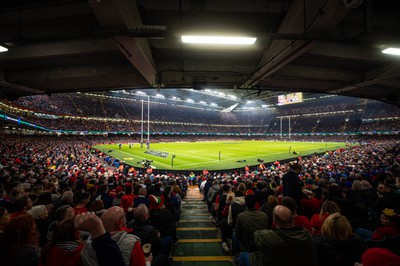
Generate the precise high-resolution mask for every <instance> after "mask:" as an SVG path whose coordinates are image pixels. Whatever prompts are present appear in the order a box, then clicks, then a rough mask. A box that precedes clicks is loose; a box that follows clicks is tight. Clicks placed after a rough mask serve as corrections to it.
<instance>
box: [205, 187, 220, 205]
mask: <svg viewBox="0 0 400 266" xmlns="http://www.w3.org/2000/svg"><path fill="white" fill-rule="evenodd" d="M219 190H220V185H219V182H218V180H214V181H213V182H212V186H211V187H210V189H209V190H208V193H207V206H208V210H211V207H212V205H213V203H214V202H215V198H216V196H217V194H218V192H219Z"/></svg>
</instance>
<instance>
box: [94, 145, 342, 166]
mask: <svg viewBox="0 0 400 266" xmlns="http://www.w3.org/2000/svg"><path fill="white" fill-rule="evenodd" d="M289 147H291V152H290V153H289ZM338 147H345V143H338V142H272V141H207V142H172V143H151V146H150V152H151V153H153V154H148V153H145V152H146V151H147V149H146V146H145V145H143V148H140V144H138V143H134V145H133V146H132V148H129V145H128V144H127V143H123V144H122V148H121V149H119V147H118V144H111V145H97V146H95V148H96V149H98V150H100V151H102V152H104V153H106V154H108V155H110V156H112V157H114V158H117V159H119V160H121V161H124V162H125V163H127V164H130V165H133V166H134V167H141V166H142V165H141V162H142V160H144V159H148V160H153V162H152V163H151V165H152V166H154V167H155V168H156V169H161V170H203V169H208V170H224V169H234V168H241V167H244V166H245V165H246V164H248V165H250V166H251V165H258V164H259V163H258V162H257V159H262V160H264V161H265V162H272V161H276V160H284V159H290V158H293V159H294V158H297V156H299V155H300V156H305V155H309V154H312V153H321V152H324V151H327V150H334V149H336V148H338ZM293 151H296V152H298V153H299V155H294V154H293ZM161 153H162V154H163V155H164V156H167V157H166V158H163V157H160V156H156V155H154V154H159V155H161ZM172 155H175V158H173V166H172V157H173V156H172Z"/></svg>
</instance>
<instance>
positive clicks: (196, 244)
mask: <svg viewBox="0 0 400 266" xmlns="http://www.w3.org/2000/svg"><path fill="white" fill-rule="evenodd" d="M185 202H186V204H184V205H182V214H181V219H180V221H179V222H178V224H177V235H178V237H179V242H178V244H177V245H175V246H174V248H173V250H172V258H173V260H174V262H173V265H174V266H179V265H190V266H206V265H207V266H232V265H233V263H232V261H233V258H232V257H231V256H226V255H225V254H224V253H223V251H222V248H221V234H220V230H219V229H218V228H216V227H215V225H214V224H212V223H211V221H210V219H209V218H208V217H209V215H210V214H209V213H208V210H207V205H206V204H205V203H204V202H203V201H202V195H201V194H200V192H199V189H198V187H197V186H190V187H189V190H188V192H187V196H186V198H185Z"/></svg>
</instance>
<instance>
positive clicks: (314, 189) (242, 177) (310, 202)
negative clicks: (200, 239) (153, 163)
mask: <svg viewBox="0 0 400 266" xmlns="http://www.w3.org/2000/svg"><path fill="white" fill-rule="evenodd" d="M199 187H200V189H201V191H203V193H204V201H206V203H207V205H208V207H209V211H210V213H211V216H210V219H211V220H212V222H213V223H215V224H216V226H217V227H219V228H220V229H221V235H222V241H223V242H222V249H223V251H224V252H226V253H227V254H233V255H236V260H237V262H238V263H239V262H240V265H252V266H254V265H279V264H282V265H355V263H356V262H363V263H364V264H365V265H380V264H379V263H378V264H376V263H377V261H378V260H375V259H374V260H372V259H371V256H370V255H369V254H370V252H374V254H375V255H376V256H379V257H380V259H382V261H381V262H380V263H383V264H385V265H400V146H399V141H398V140H397V141H395V140H387V141H382V142H374V143H370V144H364V145H361V146H356V147H353V148H349V149H338V150H336V151H332V152H327V153H326V154H324V155H322V156H317V155H313V156H308V157H306V158H299V159H298V161H296V162H294V163H292V164H280V163H279V162H278V161H277V162H274V163H272V164H271V165H268V166H267V167H261V165H260V167H259V169H257V170H256V171H245V172H244V173H243V172H240V173H235V174H233V175H225V176H222V177H221V178H218V176H217V177H215V176H214V177H212V176H211V177H209V178H202V179H201V180H199ZM383 261H384V262H383Z"/></svg>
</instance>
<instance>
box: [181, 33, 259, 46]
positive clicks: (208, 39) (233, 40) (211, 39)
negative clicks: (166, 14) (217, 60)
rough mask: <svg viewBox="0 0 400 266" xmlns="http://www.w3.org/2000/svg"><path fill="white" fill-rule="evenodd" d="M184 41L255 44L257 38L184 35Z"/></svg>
mask: <svg viewBox="0 0 400 266" xmlns="http://www.w3.org/2000/svg"><path fill="white" fill-rule="evenodd" d="M181 40H182V42H183V43H192V44H217V45H253V44H254V43H255V42H256V40H257V38H254V37H226V36H190V35H187V36H182V37H181Z"/></svg>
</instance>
